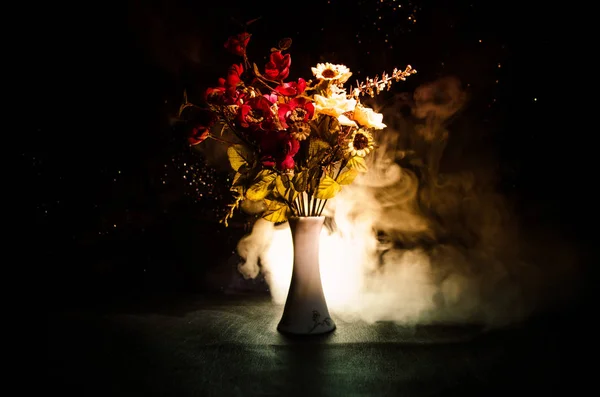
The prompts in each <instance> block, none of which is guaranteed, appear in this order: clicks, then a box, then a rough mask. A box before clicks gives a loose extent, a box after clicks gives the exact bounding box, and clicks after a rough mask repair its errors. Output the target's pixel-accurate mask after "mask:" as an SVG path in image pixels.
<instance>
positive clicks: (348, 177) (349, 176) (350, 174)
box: [337, 168, 358, 185]
mask: <svg viewBox="0 0 600 397" xmlns="http://www.w3.org/2000/svg"><path fill="white" fill-rule="evenodd" d="M357 175H358V171H357V170H356V169H354V168H351V169H349V170H346V171H344V172H342V173H341V174H340V176H338V177H337V183H339V184H340V185H349V184H351V183H352V182H354V178H356V176H357Z"/></svg>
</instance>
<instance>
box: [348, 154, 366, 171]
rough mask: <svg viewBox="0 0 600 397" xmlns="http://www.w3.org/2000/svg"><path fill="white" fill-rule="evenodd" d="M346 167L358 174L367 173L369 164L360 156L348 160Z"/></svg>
mask: <svg viewBox="0 0 600 397" xmlns="http://www.w3.org/2000/svg"><path fill="white" fill-rule="evenodd" d="M346 167H348V168H350V169H354V170H356V171H358V172H367V171H368V168H367V163H366V162H365V159H364V158H362V157H360V156H354V157H352V158H351V159H350V160H348V164H347V165H346Z"/></svg>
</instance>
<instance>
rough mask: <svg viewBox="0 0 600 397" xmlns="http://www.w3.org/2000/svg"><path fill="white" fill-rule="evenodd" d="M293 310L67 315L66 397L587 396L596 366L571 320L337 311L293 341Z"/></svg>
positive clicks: (58, 327) (190, 301) (208, 307)
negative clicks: (286, 327)
mask: <svg viewBox="0 0 600 397" xmlns="http://www.w3.org/2000/svg"><path fill="white" fill-rule="evenodd" d="M282 310H283V308H282V307H281V306H278V305H275V304H273V303H272V302H271V300H270V299H269V298H268V297H266V296H260V295H256V294H254V295H239V294H237V295H229V296H228V295H221V296H218V297H214V296H213V297H202V296H194V297H188V298H186V299H184V300H177V301H162V302H160V301H159V302H154V303H144V304H139V305H130V306H127V307H126V306H123V307H121V308H120V309H118V310H116V309H111V310H83V309H71V310H60V311H56V312H54V313H51V314H50V316H49V323H48V325H49V332H48V337H49V350H48V354H49V356H48V359H49V362H48V370H49V376H50V386H51V388H53V389H54V391H56V392H58V393H60V395H63V396H64V395H77V396H138V395H139V396H155V395H156V396H287V395H302V396H306V395H310V396H387V395H393V396H491V395H494V396H495V395H503V396H504V395H507V394H521V393H526V392H527V393H531V392H534V393H535V395H546V396H547V395H558V394H560V395H563V393H564V390H568V391H569V392H568V393H567V394H566V395H580V393H579V392H577V391H576V390H577V389H578V388H583V387H585V386H584V385H585V383H586V379H587V378H585V377H584V375H583V374H584V373H585V369H584V368H590V367H589V366H587V364H585V363H584V362H583V361H582V360H581V357H585V356H586V355H587V353H586V351H585V349H584V348H583V347H582V346H584V343H587V342H584V339H585V338H582V333H581V328H577V329H576V328H575V326H574V325H573V324H572V323H570V322H568V321H570V320H568V319H567V317H556V316H553V317H544V318H539V319H535V320H531V321H528V322H525V323H523V324H520V325H514V326H511V327H507V328H503V329H496V330H485V329H482V328H481V327H478V326H476V325H469V326H467V325H462V326H442V325H436V326H431V325H430V326H410V327H409V326H402V325H398V324H394V323H390V322H377V323H374V324H367V323H364V322H345V321H343V320H342V319H340V318H335V313H334V312H332V317H334V319H335V320H336V323H337V329H336V330H335V331H334V332H333V333H331V334H328V335H323V336H311V337H295V338H291V337H287V336H285V335H282V334H280V333H278V332H277V330H276V326H277V323H278V321H279V317H280V316H281V313H282ZM569 319H570V317H569ZM579 325H580V326H581V325H582V323H580V324H579Z"/></svg>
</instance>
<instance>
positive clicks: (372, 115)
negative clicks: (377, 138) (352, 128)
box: [354, 104, 387, 130]
mask: <svg viewBox="0 0 600 397" xmlns="http://www.w3.org/2000/svg"><path fill="white" fill-rule="evenodd" d="M354 121H356V122H357V123H358V124H359V125H360V126H362V127H366V128H375V129H376V130H381V129H384V128H385V127H387V125H385V124H383V114H381V113H377V112H375V111H374V110H373V109H371V108H367V107H364V106H362V105H361V104H358V105H356V108H354Z"/></svg>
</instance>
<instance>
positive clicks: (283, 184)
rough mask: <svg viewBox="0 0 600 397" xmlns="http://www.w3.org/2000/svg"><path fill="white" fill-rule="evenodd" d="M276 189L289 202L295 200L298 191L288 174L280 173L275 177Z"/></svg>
mask: <svg viewBox="0 0 600 397" xmlns="http://www.w3.org/2000/svg"><path fill="white" fill-rule="evenodd" d="M275 191H276V192H277V194H278V195H279V196H281V197H282V198H283V199H284V200H286V201H287V202H289V203H292V202H294V200H295V199H296V196H297V195H298V192H296V190H295V189H294V185H293V184H292V183H291V181H290V180H289V178H288V177H287V176H282V175H278V176H277V179H275Z"/></svg>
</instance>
